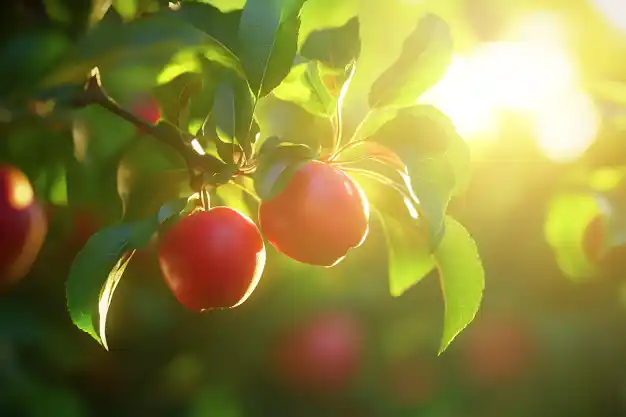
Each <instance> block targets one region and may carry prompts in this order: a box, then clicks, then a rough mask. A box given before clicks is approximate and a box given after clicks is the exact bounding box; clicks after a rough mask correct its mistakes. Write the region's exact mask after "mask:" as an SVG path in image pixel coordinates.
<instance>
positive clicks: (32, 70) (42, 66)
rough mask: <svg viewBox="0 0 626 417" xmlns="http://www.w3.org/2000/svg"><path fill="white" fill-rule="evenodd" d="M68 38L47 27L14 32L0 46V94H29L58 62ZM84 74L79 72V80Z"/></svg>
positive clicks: (1, 95) (4, 96) (67, 43)
mask: <svg viewBox="0 0 626 417" xmlns="http://www.w3.org/2000/svg"><path fill="white" fill-rule="evenodd" d="M69 47H70V41H69V39H68V38H67V37H66V36H65V35H64V34H62V33H59V32H56V31H51V30H39V31H32V32H29V33H24V34H17V35H15V36H13V37H11V39H7V41H5V42H3V44H2V45H1V46H0V62H2V66H0V97H3V98H6V97H7V96H9V95H12V94H15V93H29V92H31V91H32V90H33V89H34V87H36V86H38V84H39V83H40V82H41V81H42V80H43V79H44V78H45V76H46V75H47V74H48V72H49V71H51V70H53V69H54V68H56V67H57V66H58V65H59V64H60V63H61V61H60V60H61V58H62V57H63V56H64V54H65V53H66V52H67V50H68V49H69ZM84 78H85V74H83V79H84Z"/></svg>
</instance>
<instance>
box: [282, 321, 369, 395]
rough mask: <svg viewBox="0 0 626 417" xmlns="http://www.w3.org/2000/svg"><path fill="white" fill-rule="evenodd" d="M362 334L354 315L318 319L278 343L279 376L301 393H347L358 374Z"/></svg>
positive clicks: (305, 323) (301, 326)
mask: <svg viewBox="0 0 626 417" xmlns="http://www.w3.org/2000/svg"><path fill="white" fill-rule="evenodd" d="M363 333H364V332H363V328H362V326H361V323H360V321H359V320H358V319H357V318H356V317H355V316H353V315H351V314H348V313H344V312H325V313H321V314H318V315H315V316H313V317H311V318H309V319H308V320H307V321H305V322H303V323H302V324H301V325H300V326H299V327H297V328H295V329H293V330H291V331H288V332H287V333H286V334H284V335H283V336H282V337H281V338H280V339H279V342H278V348H277V349H276V351H275V357H274V361H275V365H276V369H277V370H278V374H279V376H280V377H281V378H282V380H283V381H284V382H286V383H287V384H289V385H290V386H294V387H297V388H298V389H304V390H312V391H323V392H329V391H333V390H341V389H344V388H346V387H347V386H348V385H349V384H350V382H352V381H353V379H354V378H355V377H356V376H357V374H358V371H359V368H360V365H361V360H362V353H363V352H362V351H363Z"/></svg>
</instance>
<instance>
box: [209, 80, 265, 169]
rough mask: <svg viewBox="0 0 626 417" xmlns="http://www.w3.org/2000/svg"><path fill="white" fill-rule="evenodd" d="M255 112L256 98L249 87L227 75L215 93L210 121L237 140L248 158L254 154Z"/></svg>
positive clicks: (231, 138)
mask: <svg viewBox="0 0 626 417" xmlns="http://www.w3.org/2000/svg"><path fill="white" fill-rule="evenodd" d="M253 111H254V97H253V96H252V94H251V92H250V89H249V88H248V85H247V84H246V83H245V82H244V81H243V80H241V79H240V78H238V77H236V76H234V75H233V74H231V73H225V74H224V76H223V78H222V82H221V83H220V84H218V86H217V89H216V91H215V99H214V103H213V110H212V112H211V116H210V119H211V121H212V122H213V123H214V124H215V126H216V127H217V128H218V129H219V130H220V131H221V133H223V134H225V135H226V136H227V137H228V138H229V139H230V140H231V141H232V140H235V141H236V142H237V143H238V144H239V145H240V146H241V148H242V149H243V150H244V152H245V154H246V156H248V157H249V156H250V155H251V154H252V143H253V137H252V127H253V123H254V121H253ZM206 133H207V132H206V126H205V134H206Z"/></svg>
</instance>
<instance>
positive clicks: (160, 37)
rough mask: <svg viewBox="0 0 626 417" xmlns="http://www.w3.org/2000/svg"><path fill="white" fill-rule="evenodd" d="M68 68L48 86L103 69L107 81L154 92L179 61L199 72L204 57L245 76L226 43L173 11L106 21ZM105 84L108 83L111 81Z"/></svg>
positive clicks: (55, 74)
mask: <svg viewBox="0 0 626 417" xmlns="http://www.w3.org/2000/svg"><path fill="white" fill-rule="evenodd" d="M70 52H71V53H70V54H69V56H67V58H66V60H65V62H64V64H63V66H62V67H60V68H59V69H58V70H57V71H55V72H53V73H52V74H51V75H50V76H49V77H48V78H47V79H46V84H45V85H46V86H51V85H56V84H64V83H73V82H80V81H82V80H84V79H85V77H86V74H88V73H89V71H90V70H91V69H92V68H93V67H95V66H97V67H99V68H100V70H101V74H103V76H105V77H107V76H108V77H110V79H111V78H113V79H115V80H116V82H117V83H120V82H121V81H120V78H123V77H125V81H126V83H127V84H128V85H131V81H132V82H135V83H139V84H141V85H142V86H144V87H152V86H153V85H154V84H155V83H156V81H157V77H158V76H159V74H160V73H161V71H162V70H163V69H164V68H165V67H166V66H167V65H168V64H169V63H170V62H171V61H172V60H173V59H174V58H176V57H179V58H180V57H182V58H184V59H185V61H184V62H180V63H179V65H189V66H190V68H194V65H195V66H196V67H199V64H198V62H197V61H198V58H197V57H198V54H200V55H201V56H204V57H206V58H207V59H209V60H211V61H214V62H218V63H219V64H220V65H223V66H225V67H228V68H231V69H233V70H235V71H238V72H240V73H242V70H241V66H240V64H239V61H238V60H237V58H236V57H235V55H234V54H233V53H232V51H230V50H229V49H228V48H227V47H226V46H224V44H222V43H221V42H219V41H218V40H217V39H215V38H214V37H212V36H210V35H208V34H206V33H204V32H202V31H200V30H198V29H197V28H195V27H193V26H191V25H189V24H187V23H185V22H183V21H181V20H180V19H176V18H174V17H172V15H171V14H169V11H163V12H158V13H155V14H153V15H151V16H149V17H147V18H145V19H137V20H133V21H131V22H128V23H119V22H114V21H107V22H104V21H103V22H102V23H101V24H99V25H97V26H96V27H95V28H94V29H93V30H91V31H89V32H88V33H87V35H85V36H84V37H83V38H81V39H80V41H79V42H77V43H76V44H75V45H74V47H73V48H72V49H71V51H70ZM105 84H107V81H106V79H105Z"/></svg>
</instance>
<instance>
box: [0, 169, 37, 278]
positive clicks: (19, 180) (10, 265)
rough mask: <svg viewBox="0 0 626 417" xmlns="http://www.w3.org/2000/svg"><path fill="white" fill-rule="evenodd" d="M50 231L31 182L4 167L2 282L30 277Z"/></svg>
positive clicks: (0, 177)
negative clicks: (28, 275)
mask: <svg viewBox="0 0 626 417" xmlns="http://www.w3.org/2000/svg"><path fill="white" fill-rule="evenodd" d="M47 231H48V222H47V221H46V216H45V213H44V211H43V209H42V208H41V206H40V205H39V204H38V203H37V201H36V200H35V193H34V191H33V187H32V186H31V184H30V182H29V180H28V178H27V177H26V175H24V173H23V172H22V171H20V170H19V169H17V168H15V167H12V166H9V165H0V280H1V281H2V283H3V284H10V283H14V282H15V281H17V280H19V279H21V278H22V277H24V275H26V274H27V273H28V271H29V270H30V268H31V266H32V265H33V263H34V262H35V259H36V258H37V255H38V254H39V250H40V249H41V247H42V245H43V242H44V240H45V237H46V234H47Z"/></svg>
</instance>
